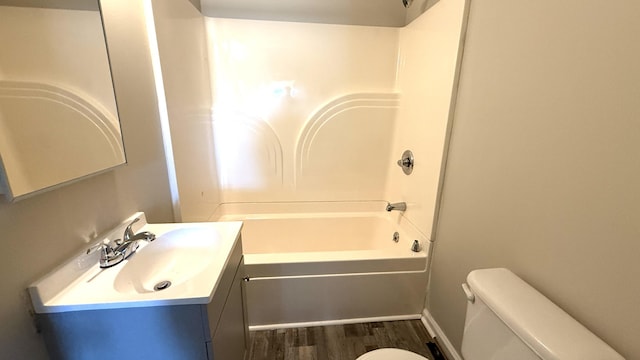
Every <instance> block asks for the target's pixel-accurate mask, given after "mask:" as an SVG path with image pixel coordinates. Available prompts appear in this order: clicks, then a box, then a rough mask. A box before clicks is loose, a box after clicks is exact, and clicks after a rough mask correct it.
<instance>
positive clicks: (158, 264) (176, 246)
mask: <svg viewBox="0 0 640 360" xmlns="http://www.w3.org/2000/svg"><path fill="white" fill-rule="evenodd" d="M219 242H220V241H219V234H218V233H217V232H216V231H215V229H213V228H212V227H210V226H193V227H187V228H182V229H176V230H172V231H169V232H167V233H165V234H164V235H162V236H159V237H158V238H156V240H155V241H153V242H151V243H149V244H148V245H146V246H144V247H141V248H140V249H139V250H138V251H137V252H136V253H135V254H134V255H132V256H131V257H130V258H129V259H128V261H127V262H126V263H125V264H124V265H123V266H122V268H121V269H120V271H119V272H118V275H117V276H116V278H115V281H114V284H113V286H114V288H115V289H116V290H117V291H119V292H122V293H132V292H133V293H149V292H154V291H162V290H167V289H169V288H170V287H173V288H175V287H176V286H179V285H181V284H183V283H184V282H185V281H188V280H190V279H192V278H193V277H194V276H196V275H198V274H200V273H201V272H202V271H203V270H205V269H206V268H207V265H208V263H209V261H211V259H213V258H214V256H215V253H216V251H218V246H217V245H218V244H219ZM157 287H159V288H160V289H157Z"/></svg>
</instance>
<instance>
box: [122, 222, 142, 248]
mask: <svg viewBox="0 0 640 360" xmlns="http://www.w3.org/2000/svg"><path fill="white" fill-rule="evenodd" d="M138 221H140V218H135V219H133V221H132V222H130V223H129V225H127V228H126V229H124V235H122V241H123V242H124V241H129V239H131V237H132V236H133V235H135V234H134V233H133V230H132V229H131V227H132V226H133V224H135V223H137V222H138Z"/></svg>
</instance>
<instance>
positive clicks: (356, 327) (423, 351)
mask: <svg viewBox="0 0 640 360" xmlns="http://www.w3.org/2000/svg"><path fill="white" fill-rule="evenodd" d="M430 340H431V337H430V336H429V334H428V333H427V331H426V330H425V328H424V325H422V323H421V322H420V320H407V321H389V322H372V323H363V324H348V325H332V326H317V327H307V328H294V329H278V330H264V331H252V332H251V344H250V347H249V353H248V357H247V359H246V360H355V359H356V358H357V357H358V356H360V355H362V354H364V353H365V352H369V351H371V350H375V349H379V348H387V347H393V348H400V349H405V350H409V351H413V352H415V353H418V354H420V355H422V356H425V357H427V358H429V359H432V356H431V353H429V350H428V349H427V346H426V345H425V343H427V342H429V341H430Z"/></svg>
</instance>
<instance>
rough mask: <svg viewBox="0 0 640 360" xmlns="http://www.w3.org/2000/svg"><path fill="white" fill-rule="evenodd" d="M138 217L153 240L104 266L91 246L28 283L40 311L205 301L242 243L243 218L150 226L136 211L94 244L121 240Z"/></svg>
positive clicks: (139, 225) (138, 229) (141, 228)
mask: <svg viewBox="0 0 640 360" xmlns="http://www.w3.org/2000/svg"><path fill="white" fill-rule="evenodd" d="M135 218H140V221H139V222H137V223H136V224H135V228H134V229H133V230H134V231H135V232H136V233H137V232H141V231H149V232H152V233H154V234H155V235H156V239H155V240H154V241H152V242H146V241H140V247H139V248H138V251H137V252H136V253H134V254H133V255H131V256H130V257H129V258H128V259H127V260H124V261H122V262H121V263H119V264H117V265H114V266H112V267H109V268H105V269H103V268H100V266H99V257H100V256H99V255H100V254H99V252H95V253H91V254H87V251H86V249H87V248H89V247H90V245H87V246H86V247H84V249H83V250H82V251H81V252H80V253H78V254H77V255H76V256H75V257H73V258H71V259H70V260H68V261H67V262H66V263H64V264H62V265H61V266H59V267H58V268H56V269H54V270H53V271H51V272H50V273H49V274H48V275H46V276H45V277H43V278H42V279H40V280H38V281H36V282H35V283H33V284H31V286H29V289H28V290H29V294H30V295H31V300H32V303H33V306H34V310H35V311H36V313H39V314H40V313H42V314H44V313H58V312H67V311H80V310H100V309H119V308H133V307H149V306H164V305H188V304H207V303H208V302H209V301H210V300H211V297H212V296H213V294H214V292H215V290H216V288H217V286H218V284H219V282H220V278H221V277H222V272H223V270H224V269H225V266H226V264H227V262H228V261H229V259H230V257H231V254H232V251H233V249H234V248H236V244H238V243H239V242H240V230H241V228H242V222H239V221H235V222H206V223H176V224H148V223H147V222H146V218H145V216H144V213H136V214H134V215H132V216H131V217H130V218H129V219H126V220H125V221H123V222H122V223H121V224H120V225H119V226H117V227H115V228H114V229H112V230H111V231H109V232H106V233H105V234H103V235H102V236H99V237H98V238H97V239H96V242H95V243H98V242H99V241H103V240H109V241H113V240H115V239H119V238H121V237H122V234H123V231H124V229H125V228H126V226H127V225H128V224H129V223H131V221H132V220H133V219H135Z"/></svg>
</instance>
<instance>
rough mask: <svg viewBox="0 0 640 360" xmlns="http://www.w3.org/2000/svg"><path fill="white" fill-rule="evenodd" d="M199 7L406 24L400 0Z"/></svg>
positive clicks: (261, 16) (267, 1)
mask: <svg viewBox="0 0 640 360" xmlns="http://www.w3.org/2000/svg"><path fill="white" fill-rule="evenodd" d="M192 2H193V0H192ZM418 2H428V1H425V0H422V1H419V0H417V1H416V3H418ZM200 5H201V10H202V13H203V14H204V15H205V16H210V17H222V18H236V19H254V20H276V21H295V22H310V23H327V24H348V25H369V26H390V27H402V26H405V25H406V23H407V9H405V7H404V6H403V5H402V0H200ZM416 5H419V4H415V3H414V5H413V6H416Z"/></svg>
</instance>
